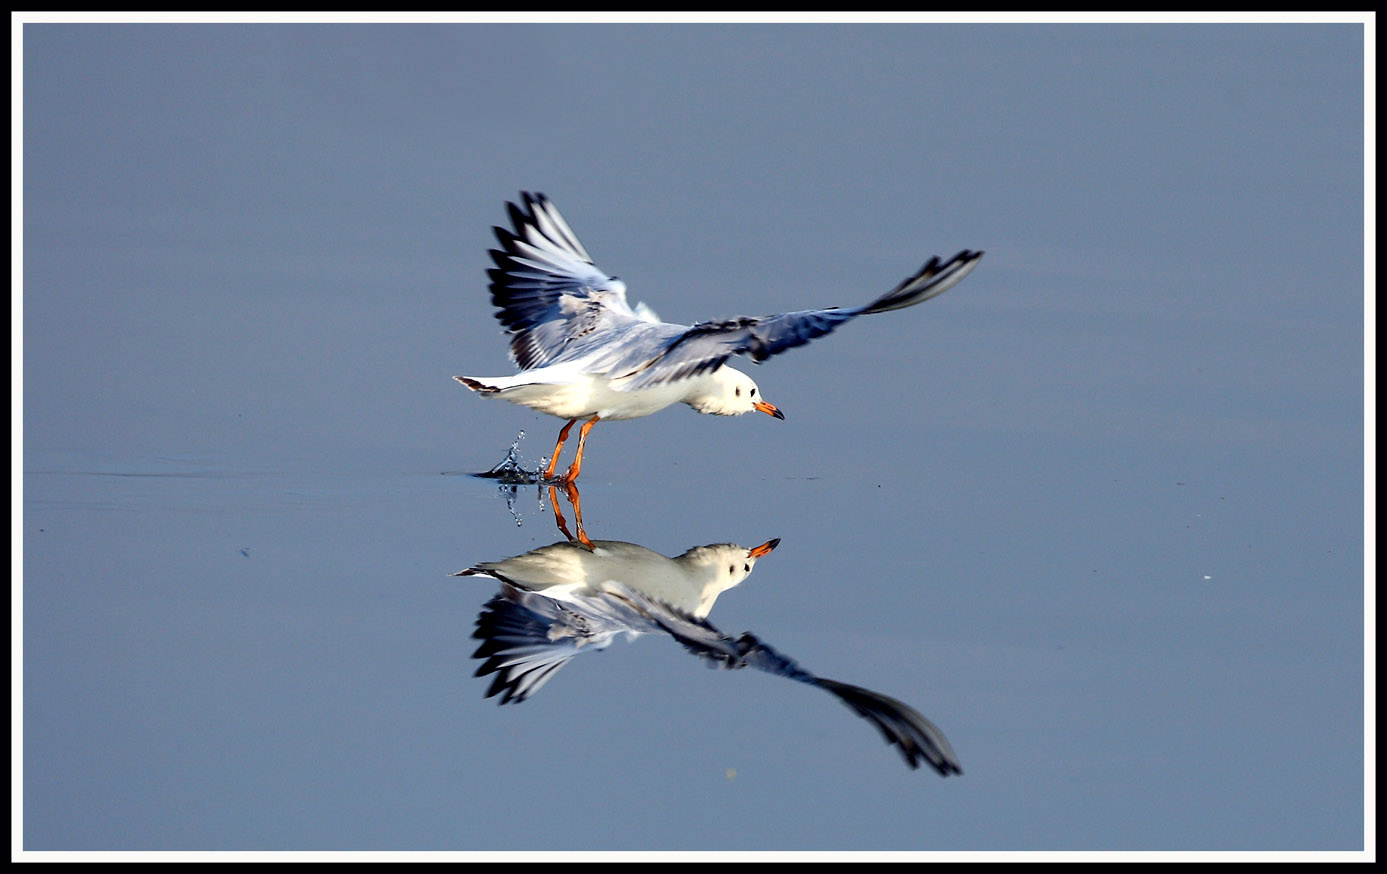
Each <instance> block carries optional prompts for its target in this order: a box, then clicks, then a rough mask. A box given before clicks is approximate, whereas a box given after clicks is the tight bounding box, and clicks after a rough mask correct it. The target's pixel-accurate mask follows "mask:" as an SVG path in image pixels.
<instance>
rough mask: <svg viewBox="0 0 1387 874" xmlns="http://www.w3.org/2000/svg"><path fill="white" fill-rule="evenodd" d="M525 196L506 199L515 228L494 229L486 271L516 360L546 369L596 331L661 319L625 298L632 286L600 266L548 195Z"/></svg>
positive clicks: (525, 365) (526, 366)
mask: <svg viewBox="0 0 1387 874" xmlns="http://www.w3.org/2000/svg"><path fill="white" fill-rule="evenodd" d="M520 196H521V200H522V203H523V205H521V206H517V205H516V204H514V203H507V204H506V208H507V210H508V212H509V214H510V220H511V226H512V227H513V228H514V230H511V231H508V230H506V229H505V228H499V227H498V228H492V230H494V231H495V232H496V239H497V240H498V241H499V242H500V244H501V248H499V249H492V250H491V259H492V261H494V262H495V263H496V266H495V267H493V268H491V269H490V270H488V271H487V275H488V276H490V277H491V302H492V303H493V304H495V305H496V318H497V319H499V320H500V322H501V324H502V325H504V326H505V327H506V330H507V331H508V332H510V334H511V343H510V354H511V359H512V360H513V361H514V362H515V364H516V366H518V367H519V368H520V369H521V370H529V369H531V368H535V367H542V366H544V365H545V364H548V363H550V362H552V361H553V360H554V359H555V358H557V357H558V356H559V355H561V354H562V353H563V352H564V351H565V350H567V349H569V348H570V347H571V346H573V345H574V344H575V343H578V342H580V341H581V339H582V338H583V337H584V336H586V335H589V334H591V333H592V332H594V331H602V332H605V331H608V330H617V331H619V330H621V329H622V328H624V327H626V326H629V325H635V324H641V323H648V322H657V321H658V319H656V318H655V314H654V313H653V312H651V311H650V309H649V308H648V307H646V306H645V305H644V304H641V305H638V306H637V307H635V308H634V309H633V308H632V307H631V305H630V304H629V303H627V301H626V284H625V283H624V282H622V281H621V280H619V279H617V278H616V277H615V276H608V275H607V274H606V273H604V272H603V271H601V270H599V269H597V267H596V266H595V265H594V264H593V263H592V257H591V256H589V255H588V253H587V250H586V249H584V248H583V244H582V243H580V242H578V237H577V235H575V234H574V233H573V230H572V229H571V228H569V226H568V223H567V222H565V221H564V220H563V216H561V215H559V211H558V210H557V209H556V208H555V207H554V204H553V203H551V202H550V201H549V198H547V197H545V196H544V195H543V194H539V193H530V192H521V195H520Z"/></svg>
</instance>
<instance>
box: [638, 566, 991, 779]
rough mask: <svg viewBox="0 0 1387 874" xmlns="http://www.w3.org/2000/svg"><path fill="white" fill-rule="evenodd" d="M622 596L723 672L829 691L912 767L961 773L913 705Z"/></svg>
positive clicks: (664, 607)
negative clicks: (746, 671) (744, 671)
mask: <svg viewBox="0 0 1387 874" xmlns="http://www.w3.org/2000/svg"><path fill="white" fill-rule="evenodd" d="M621 594H622V596H623V597H625V598H627V599H629V600H631V601H632V603H633V605H634V606H636V607H637V608H638V609H640V610H641V612H643V613H644V614H645V615H646V616H647V618H649V619H650V620H651V621H652V622H654V623H656V624H658V625H659V626H660V627H661V628H663V629H664V630H665V631H666V632H668V633H669V634H670V635H671V636H672V637H673V638H674V639H675V640H677V641H679V643H681V644H683V645H684V648H685V649H687V650H689V651H690V652H692V653H694V654H695V655H697V656H699V657H701V658H704V659H707V660H708V661H709V662H710V663H711V664H713V665H715V666H716V665H721V666H722V667H726V668H745V667H751V668H755V669H756V670H758V671H765V672H767V673H770V674H775V675H777V676H781V677H788V678H789V679H791V680H797V681H799V682H801V683H808V684H810V685H811V686H817V687H819V688H820V689H824V690H826V691H828V692H831V693H832V694H833V695H834V696H835V697H836V698H837V699H838V700H839V701H842V702H843V703H844V704H846V705H847V706H849V707H851V708H852V710H853V712H855V713H856V714H857V715H858V716H861V717H862V718H863V719H866V720H867V721H868V722H871V723H872V724H873V725H875V726H876V727H877V730H878V731H880V732H881V735H882V737H884V738H885V739H886V742H887V743H888V744H891V745H893V746H895V747H897V748H898V749H899V751H900V753H901V755H902V756H903V757H904V758H905V761H906V764H908V765H910V767H911V768H919V767H920V763H921V762H923V763H925V764H927V765H929V766H930V767H931V768H933V769H934V770H935V771H938V772H939V774H940V775H941V776H944V777H947V776H949V775H950V774H962V773H963V768H962V766H960V765H959V763H958V758H957V757H956V756H955V755H954V751H953V748H952V747H951V746H949V741H948V738H946V737H944V733H943V732H942V731H940V730H939V728H938V726H936V725H935V724H934V723H932V722H930V721H929V720H928V719H926V718H925V717H924V716H922V715H921V714H920V713H919V712H918V711H917V710H915V709H914V708H913V707H911V706H909V705H908V704H905V703H903V702H901V701H897V700H896V699H895V698H889V697H887V696H885V695H882V694H880V693H878V692H873V691H871V690H870V689H864V688H862V687H861V686H853V685H849V684H848V683H839V682H838V681H836V680H829V679H826V678H824V677H818V676H815V675H814V674H811V673H809V672H808V671H806V670H804V669H803V668H801V667H800V666H799V665H798V664H796V663H795V662H794V660H792V659H790V658H788V657H786V656H784V655H781V654H780V653H778V652H776V651H775V650H774V649H771V647H770V646H768V645H767V644H765V643H763V642H762V641H761V640H759V639H758V638H757V637H756V636H755V635H753V634H751V633H750V632H747V633H744V634H742V635H740V636H739V637H736V638H731V637H728V636H727V635H725V634H723V633H722V632H721V631H719V630H718V629H717V628H715V627H713V625H712V624H710V623H709V622H708V621H706V620H703V619H698V618H695V617H693V616H690V615H688V614H686V613H683V612H682V611H679V610H676V609H675V608H673V607H670V606H669V605H668V604H664V603H662V602H660V601H657V600H655V599H652V598H648V597H645V596H643V595H640V594H639V593H637V592H634V591H632V590H630V589H623V591H622V593H621Z"/></svg>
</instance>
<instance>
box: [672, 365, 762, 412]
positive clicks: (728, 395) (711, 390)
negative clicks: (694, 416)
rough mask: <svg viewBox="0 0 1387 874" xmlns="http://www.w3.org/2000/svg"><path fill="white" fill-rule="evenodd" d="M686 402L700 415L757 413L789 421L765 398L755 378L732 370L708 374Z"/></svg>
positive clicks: (715, 371) (727, 368)
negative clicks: (753, 379)
mask: <svg viewBox="0 0 1387 874" xmlns="http://www.w3.org/2000/svg"><path fill="white" fill-rule="evenodd" d="M685 403H687V404H688V405H689V406H691V407H693V408H694V409H695V410H697V411H698V412H700V413H711V414H712V415H714V416H740V415H741V414H742V413H750V412H751V411H752V410H756V411H758V412H762V413H765V414H766V415H768V416H775V417H776V418H777V419H784V418H785V414H784V413H782V412H780V410H778V409H776V407H775V405H774V404H770V403H767V402H766V401H765V400H764V399H763V398H762V397H761V390H760V389H758V388H757V387H756V383H755V382H753V381H752V379H751V377H749V376H747V375H746V374H745V373H742V372H741V371H740V370H733V369H732V368H730V367H719V368H718V369H717V370H714V371H713V372H712V373H709V374H705V375H704V376H703V378H702V379H700V380H699V381H698V387H697V389H695V390H694V391H693V392H692V393H691V394H690V395H689V397H688V398H687V399H686V400H685Z"/></svg>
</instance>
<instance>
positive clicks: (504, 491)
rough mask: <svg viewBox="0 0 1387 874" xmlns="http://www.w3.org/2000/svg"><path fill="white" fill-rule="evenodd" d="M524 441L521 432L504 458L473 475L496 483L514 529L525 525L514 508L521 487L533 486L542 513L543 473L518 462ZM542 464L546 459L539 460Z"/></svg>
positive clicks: (522, 432)
mask: <svg viewBox="0 0 1387 874" xmlns="http://www.w3.org/2000/svg"><path fill="white" fill-rule="evenodd" d="M523 439H525V432H524V431H521V432H520V433H519V434H517V435H516V437H515V440H514V442H512V443H511V445H510V449H508V450H507V451H506V457H505V458H503V459H501V461H500V463H499V464H497V465H496V466H495V467H493V468H492V469H491V470H488V471H486V472H485V473H477V474H473V476H476V477H480V478H482V479H492V480H496V481H497V483H498V484H497V486H496V491H497V492H499V493H500V494H501V496H502V497H504V498H505V499H506V512H508V513H510V515H511V518H512V519H514V520H515V525H516V527H517V528H518V527H520V526H521V525H523V524H525V522H524V518H523V517H522V515H521V513H520V511H519V510H517V509H516V508H515V502H516V499H517V498H519V497H520V487H521V486H530V485H532V486H535V487H536V488H535V492H536V494H537V496H538V499H539V510H540V512H541V513H542V512H544V489H543V485H544V481H545V480H544V471H543V469H542V468H538V469H535V470H530V469H528V468H526V467H525V465H524V464H522V463H521V461H520V441H521V440H523ZM540 461H541V464H543V463H544V462H545V461H547V459H541V460H540Z"/></svg>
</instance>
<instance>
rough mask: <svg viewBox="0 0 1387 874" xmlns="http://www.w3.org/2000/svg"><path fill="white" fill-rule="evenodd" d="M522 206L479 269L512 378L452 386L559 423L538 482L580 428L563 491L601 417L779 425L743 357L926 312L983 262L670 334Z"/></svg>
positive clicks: (946, 265)
mask: <svg viewBox="0 0 1387 874" xmlns="http://www.w3.org/2000/svg"><path fill="white" fill-rule="evenodd" d="M521 200H522V201H523V204H522V205H516V204H514V203H507V204H506V206H507V208H508V210H509V212H510V219H511V224H512V225H513V226H514V230H513V231H508V230H506V229H504V228H494V229H493V230H495V232H496V238H497V239H498V240H499V241H500V243H501V248H499V249H492V250H491V258H492V260H493V261H495V262H496V266H495V267H494V268H492V269H490V270H489V271H488V275H489V276H490V277H491V301H492V303H494V304H495V305H496V307H497V312H496V317H497V318H498V319H500V321H501V324H502V325H504V326H505V328H506V330H507V331H508V332H509V334H510V336H511V340H510V356H511V360H512V361H514V363H515V364H516V366H517V367H519V368H520V373H518V374H516V375H515V376H494V377H485V376H456V377H453V378H454V379H456V380H457V381H458V382H460V383H462V384H463V385H465V386H467V387H468V388H470V389H471V390H473V391H475V392H479V393H481V394H482V395H483V396H484V397H498V398H504V399H505V400H508V401H510V402H512V403H516V404H520V405H522V406H526V407H529V408H530V409H532V410H537V411H539V412H541V413H548V414H549V415H551V416H558V417H559V418H561V419H567V420H568V423H567V424H566V425H564V426H563V430H561V431H560V432H559V440H558V444H557V445H556V446H555V447H554V454H553V455H552V456H551V457H550V459H549V464H548V467H547V468H546V469H545V471H544V478H545V479H546V480H548V479H551V478H552V477H553V475H554V467H555V465H556V464H557V463H558V459H559V452H560V451H561V450H562V449H563V445H564V441H566V440H567V439H568V433H569V431H570V430H571V429H572V428H573V426H574V424H576V423H577V421H578V420H579V419H584V420H586V421H584V423H583V427H582V428H581V429H580V430H579V432H578V450H577V453H576V454H575V455H574V458H573V463H572V464H571V465H570V466H569V468H568V471H567V473H565V474H564V476H563V477H562V479H563V481H565V482H573V481H574V480H576V479H577V478H578V473H579V471H580V470H581V469H582V464H583V445H584V443H585V442H586V440H587V436H588V432H589V431H591V430H592V427H593V426H594V425H596V424H597V423H598V422H599V421H601V420H602V419H636V418H640V417H641V416H648V415H650V414H651V413H654V412H657V411H659V410H662V409H664V408H665V407H668V406H671V405H673V404H678V403H684V404H688V405H689V406H690V407H693V408H694V409H695V410H696V411H698V412H700V413H711V414H713V415H717V416H738V415H741V414H742V413H748V412H751V411H752V410H759V411H761V412H763V413H767V414H769V415H771V416H775V417H776V418H777V419H784V418H785V415H784V414H783V413H781V412H780V410H779V409H777V408H776V407H775V406H774V405H773V404H771V403H769V402H767V401H766V400H765V398H764V397H762V396H761V393H760V391H759V390H758V388H757V386H756V383H755V382H753V381H752V379H751V377H749V376H747V375H746V374H744V373H742V372H740V371H738V370H734V369H733V368H731V367H728V366H727V364H726V362H727V359H729V358H731V357H732V356H733V355H746V356H748V357H749V358H751V360H753V361H755V362H756V363H758V364H759V363H761V362H762V361H765V360H766V359H767V358H769V357H771V356H772V355H777V354H779V353H781V352H784V351H785V350H786V349H793V348H794V347H796V346H802V345H804V344H805V343H808V342H809V341H810V340H813V339H814V338H816V337H822V336H823V335H825V334H828V333H830V332H831V331H833V330H834V329H836V328H837V327H838V326H840V325H842V324H843V323H844V322H847V321H849V320H850V319H854V318H856V317H858V316H860V315H865V314H867V313H881V312H886V311H887V310H898V309H904V308H905V307H909V306H914V305H916V304H918V303H923V302H924V301H927V300H929V299H930V298H932V297H935V296H937V295H940V294H943V293H944V292H945V291H948V290H949V289H950V288H952V287H953V286H954V285H955V284H957V283H958V282H959V280H961V279H963V277H964V276H967V275H968V272H969V271H971V270H972V269H973V268H974V267H975V266H977V263H978V259H980V258H981V257H982V254H983V253H982V252H975V251H971V250H968V249H964V250H963V251H961V252H959V253H958V254H957V255H955V256H954V257H953V258H951V259H949V260H948V261H940V259H939V257H938V256H935V257H934V258H931V259H930V260H929V261H928V262H926V263H925V265H924V266H923V267H921V268H920V269H919V270H918V271H916V272H915V273H914V274H912V275H911V276H909V277H907V278H906V279H905V280H904V281H902V282H901V283H900V284H899V285H897V286H896V287H895V288H893V289H891V290H890V291H888V292H887V293H886V294H884V295H882V296H881V297H879V298H877V299H876V300H874V301H872V302H871V303H869V304H867V305H865V306H860V307H854V308H851V309H839V308H837V307H829V308H827V309H819V310H801V311H799V312H792V313H780V314H778V315H772V316H738V317H736V318H731V319H723V320H719V321H708V322H699V323H698V324H695V325H692V326H690V325H673V324H669V323H667V322H662V321H660V320H659V319H658V318H657V317H656V316H655V313H654V312H652V311H651V310H650V308H649V307H647V306H645V305H644V304H636V305H635V306H632V305H631V304H630V303H628V302H627V300H626V284H625V283H624V282H622V281H621V280H620V279H617V278H616V277H615V276H608V275H607V274H606V273H605V272H603V271H602V270H599V269H598V268H597V267H596V266H595V265H594V264H593V262H592V258H591V257H590V256H589V255H588V253H587V250H586V249H584V248H583V244H582V243H580V242H578V237H577V236H576V235H575V234H574V233H573V231H572V229H570V228H569V226H568V223H567V222H565V221H564V220H563V216H561V215H559V211H558V210H557V209H555V208H554V204H553V203H551V202H550V201H549V199H548V198H547V197H545V196H544V195H543V194H538V193H533V194H532V193H530V192H521Z"/></svg>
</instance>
